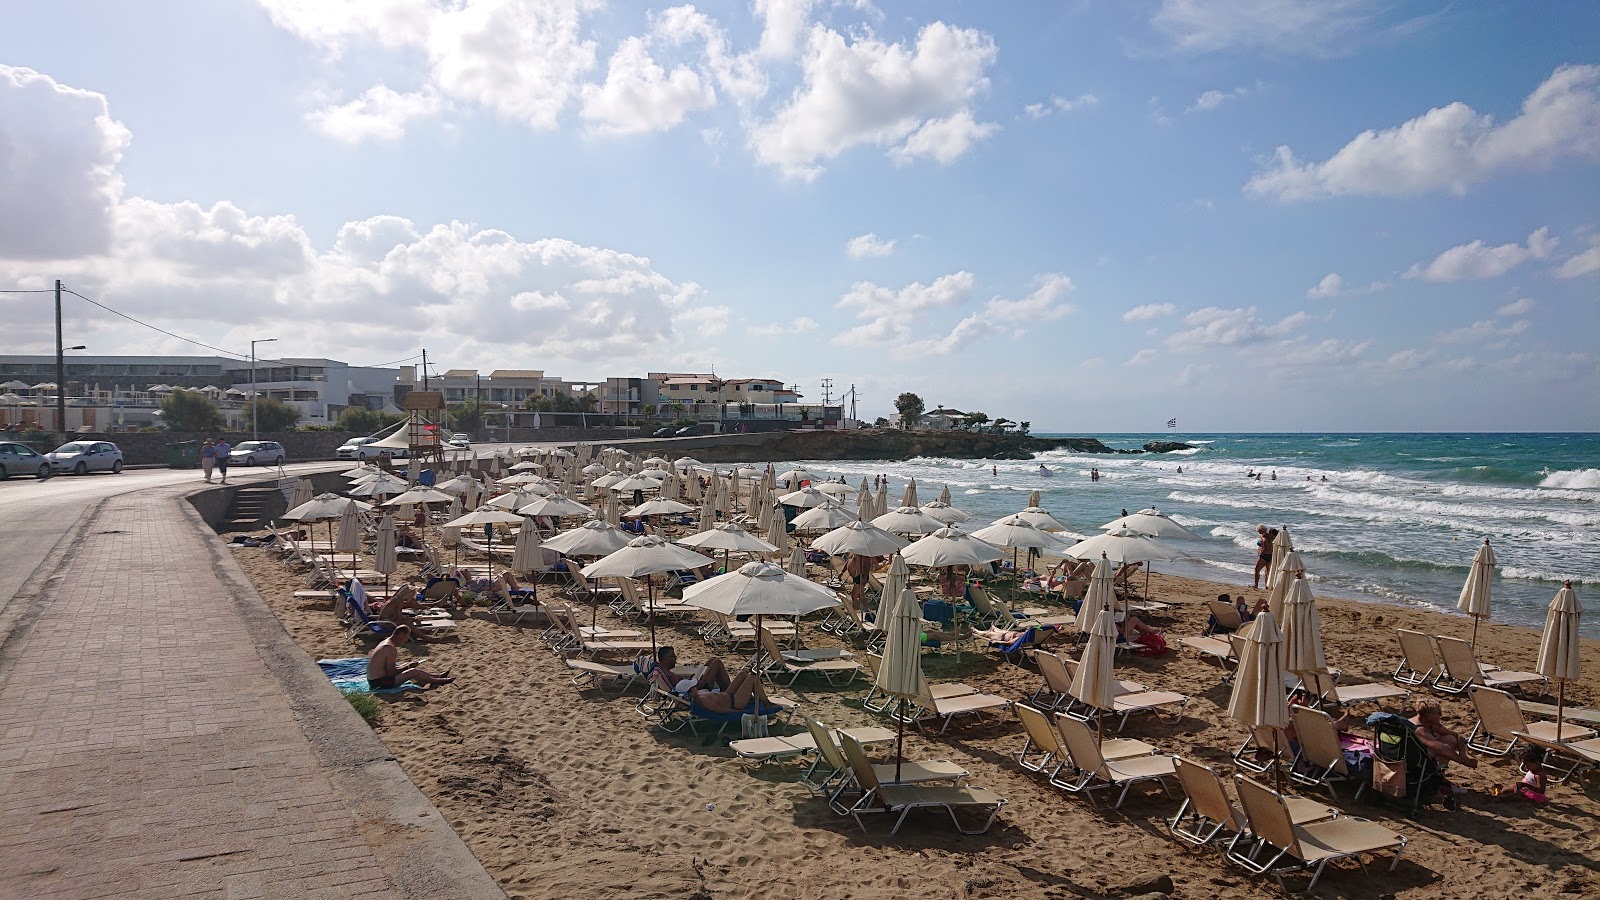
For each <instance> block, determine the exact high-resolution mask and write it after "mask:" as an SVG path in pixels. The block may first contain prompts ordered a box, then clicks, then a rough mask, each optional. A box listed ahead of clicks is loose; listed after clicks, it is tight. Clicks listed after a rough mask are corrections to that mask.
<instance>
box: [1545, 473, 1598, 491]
mask: <svg viewBox="0 0 1600 900" xmlns="http://www.w3.org/2000/svg"><path fill="white" fill-rule="evenodd" d="M1539 487H1542V488H1600V469H1562V470H1561V471H1559V472H1551V473H1550V474H1549V475H1546V476H1545V477H1544V480H1543V481H1540V482H1539Z"/></svg>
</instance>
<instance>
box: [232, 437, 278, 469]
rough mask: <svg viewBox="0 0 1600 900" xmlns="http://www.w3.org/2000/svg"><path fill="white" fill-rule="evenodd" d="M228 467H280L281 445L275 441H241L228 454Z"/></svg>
mask: <svg viewBox="0 0 1600 900" xmlns="http://www.w3.org/2000/svg"><path fill="white" fill-rule="evenodd" d="M228 465H230V466H281V465H283V445H282V444H280V443H277V442H276V441H242V442H240V444H239V445H238V446H237V447H234V448H233V452H232V453H229V454H228Z"/></svg>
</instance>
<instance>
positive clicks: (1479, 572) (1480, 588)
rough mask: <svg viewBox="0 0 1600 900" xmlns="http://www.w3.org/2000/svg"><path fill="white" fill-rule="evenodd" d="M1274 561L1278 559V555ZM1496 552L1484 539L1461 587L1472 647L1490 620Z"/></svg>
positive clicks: (1461, 605)
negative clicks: (1480, 627) (1469, 619)
mask: <svg viewBox="0 0 1600 900" xmlns="http://www.w3.org/2000/svg"><path fill="white" fill-rule="evenodd" d="M1273 559H1274V560H1276V559H1277V555H1276V553H1274V555H1273ZM1494 566H1495V562H1494V550H1493V549H1491V548H1490V547H1489V539H1488V538H1484V539H1483V544H1482V545H1481V546H1479V547H1478V552H1477V553H1476V554H1474V555H1473V557H1472V568H1471V569H1469V570H1468V571H1467V583H1466V584H1464V585H1462V587H1461V597H1460V599H1458V600H1457V601H1456V609H1459V610H1461V611H1462V612H1464V613H1466V614H1467V615H1469V616H1471V617H1472V645H1473V646H1474V647H1476V646H1477V645H1478V622H1480V621H1482V620H1483V619H1487V618H1490V609H1489V589H1490V587H1491V586H1492V585H1493V583H1494Z"/></svg>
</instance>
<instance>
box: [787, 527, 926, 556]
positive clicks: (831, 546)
mask: <svg viewBox="0 0 1600 900" xmlns="http://www.w3.org/2000/svg"><path fill="white" fill-rule="evenodd" d="M907 543H908V542H907V541H906V539H905V538H903V537H901V536H899V535H897V534H892V533H890V532H887V531H884V530H883V529H882V528H878V527H876V526H874V525H872V524H870V523H867V522H863V521H861V520H859V519H857V520H856V521H854V522H849V523H847V524H845V525H841V526H839V527H838V528H835V529H834V530H832V531H830V532H828V533H827V534H825V535H823V536H822V537H819V538H817V539H816V540H814V541H812V542H811V549H813V550H821V551H822V552H823V553H826V554H828V555H829V556H849V555H852V554H855V555H858V556H889V555H891V554H894V553H899V552H900V550H901V548H903V547H905V546H906V545H907Z"/></svg>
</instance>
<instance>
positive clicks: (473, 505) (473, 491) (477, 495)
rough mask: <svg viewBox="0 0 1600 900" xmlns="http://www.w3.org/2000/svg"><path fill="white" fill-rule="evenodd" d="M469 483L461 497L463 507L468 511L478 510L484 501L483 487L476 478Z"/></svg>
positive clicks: (469, 480)
mask: <svg viewBox="0 0 1600 900" xmlns="http://www.w3.org/2000/svg"><path fill="white" fill-rule="evenodd" d="M467 481H468V484H467V489H466V491H465V492H463V493H462V495H461V505H462V506H464V507H466V508H467V509H477V508H478V505H479V502H480V501H481V500H482V499H483V486H482V485H480V484H479V483H478V481H477V479H475V478H469V479H467Z"/></svg>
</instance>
